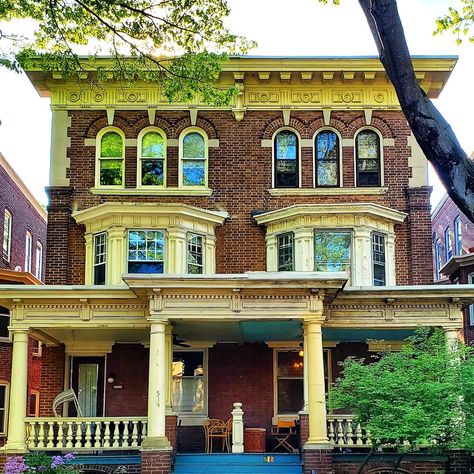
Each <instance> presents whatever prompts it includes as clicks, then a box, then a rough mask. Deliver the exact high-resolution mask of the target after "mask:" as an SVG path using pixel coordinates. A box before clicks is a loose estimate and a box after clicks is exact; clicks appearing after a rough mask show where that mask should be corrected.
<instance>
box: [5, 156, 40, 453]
mask: <svg viewBox="0 0 474 474" xmlns="http://www.w3.org/2000/svg"><path fill="white" fill-rule="evenodd" d="M0 226H1V228H2V229H3V234H2V259H0V284H12V285H40V284H41V281H42V280H43V279H44V249H45V246H46V211H45V210H44V209H43V208H42V207H41V205H40V204H39V203H38V201H37V200H36V199H35V197H34V196H33V195H32V194H31V192H30V191H29V190H28V189H27V187H26V186H25V184H24V183H23V181H22V180H21V179H20V177H19V176H18V175H17V174H16V173H15V171H14V170H13V168H12V167H11V166H10V164H9V163H8V161H7V160H6V159H5V157H4V156H3V155H2V154H1V153H0ZM9 324H10V311H9V309H8V308H7V307H4V306H0V445H3V444H4V443H5V442H6V437H7V423H8V411H9V410H8V403H9V402H8V400H9V392H10V381H11V365H12V339H11V335H10V332H9V330H8V326H9ZM40 371H41V343H40V342H39V341H38V340H37V339H33V338H30V339H29V351H28V383H27V385H28V388H27V390H28V406H27V409H28V414H29V415H32V416H34V415H37V414H38V407H39V396H40V383H41V380H40Z"/></svg>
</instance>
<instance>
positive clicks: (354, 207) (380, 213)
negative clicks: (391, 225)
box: [254, 203, 407, 225]
mask: <svg viewBox="0 0 474 474" xmlns="http://www.w3.org/2000/svg"><path fill="white" fill-rule="evenodd" d="M329 215H336V216H341V215H351V216H352V215H370V216H373V217H375V218H379V219H383V220H387V221H391V222H395V223H401V222H403V221H404V220H405V218H406V216H407V214H405V213H404V212H400V211H396V210H394V209H390V208H388V207H385V206H381V205H380V204H373V203H360V204H295V205H293V206H289V207H285V208H283V209H277V210H276V211H270V212H265V213H263V214H258V215H256V216H255V217H254V218H255V220H256V221H257V224H259V225H264V224H269V223H272V224H273V223H276V222H280V221H285V220H289V219H293V218H295V217H303V216H329Z"/></svg>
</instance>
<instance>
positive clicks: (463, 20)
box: [433, 0, 474, 44]
mask: <svg viewBox="0 0 474 474" xmlns="http://www.w3.org/2000/svg"><path fill="white" fill-rule="evenodd" d="M460 2H461V6H462V8H460V9H457V8H454V7H449V9H448V13H447V14H446V15H444V16H443V17H441V18H438V19H437V20H436V26H437V28H436V30H435V32H434V33H433V34H434V35H438V34H440V33H444V32H445V31H451V32H452V33H453V34H454V35H456V43H457V44H461V43H462V41H463V39H462V38H463V36H465V37H467V38H468V40H469V41H470V42H471V43H474V34H472V32H471V28H472V25H473V24H474V0H460Z"/></svg>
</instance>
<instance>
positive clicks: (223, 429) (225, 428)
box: [203, 418, 232, 453]
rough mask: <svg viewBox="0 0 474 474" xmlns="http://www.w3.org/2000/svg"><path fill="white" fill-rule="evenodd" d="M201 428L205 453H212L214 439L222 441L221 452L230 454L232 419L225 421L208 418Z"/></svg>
mask: <svg viewBox="0 0 474 474" xmlns="http://www.w3.org/2000/svg"><path fill="white" fill-rule="evenodd" d="M203 427H204V435H205V441H206V453H212V441H213V439H214V438H218V439H221V440H222V451H227V452H230V437H231V435H232V418H230V419H229V420H227V421H224V420H220V419H218V418H210V419H209V420H207V421H205V422H204V425H203Z"/></svg>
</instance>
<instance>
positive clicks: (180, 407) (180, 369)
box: [172, 351, 206, 413]
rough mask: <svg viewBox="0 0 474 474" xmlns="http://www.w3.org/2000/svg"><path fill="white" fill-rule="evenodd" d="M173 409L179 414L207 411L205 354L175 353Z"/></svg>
mask: <svg viewBox="0 0 474 474" xmlns="http://www.w3.org/2000/svg"><path fill="white" fill-rule="evenodd" d="M172 373H173V408H174V409H175V410H176V411H177V412H178V413H183V412H184V413H186V412H187V413H203V412H204V411H205V395H206V387H205V383H206V379H205V377H204V375H205V373H204V353H203V352H185V351H182V352H174V354H173V368H172Z"/></svg>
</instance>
